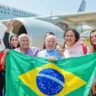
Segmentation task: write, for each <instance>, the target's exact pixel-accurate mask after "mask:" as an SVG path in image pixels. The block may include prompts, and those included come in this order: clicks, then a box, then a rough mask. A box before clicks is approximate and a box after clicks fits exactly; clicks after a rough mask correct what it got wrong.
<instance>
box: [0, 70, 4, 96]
mask: <svg viewBox="0 0 96 96" xmlns="http://www.w3.org/2000/svg"><path fill="white" fill-rule="evenodd" d="M3 88H4V76H3V74H2V71H0V96H2V95H3Z"/></svg>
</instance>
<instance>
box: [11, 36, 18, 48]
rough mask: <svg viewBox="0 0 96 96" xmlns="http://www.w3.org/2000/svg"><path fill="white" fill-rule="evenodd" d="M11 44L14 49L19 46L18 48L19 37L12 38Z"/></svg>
mask: <svg viewBox="0 0 96 96" xmlns="http://www.w3.org/2000/svg"><path fill="white" fill-rule="evenodd" d="M10 42H11V45H12V46H13V47H14V48H17V46H18V38H17V36H12V38H11V41H10Z"/></svg>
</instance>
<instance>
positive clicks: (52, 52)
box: [37, 49, 64, 60]
mask: <svg viewBox="0 0 96 96" xmlns="http://www.w3.org/2000/svg"><path fill="white" fill-rule="evenodd" d="M37 56H38V57H43V58H46V59H48V58H49V57H50V56H54V57H55V58H56V59H57V60H59V59H63V58H64V57H63V56H61V55H60V54H59V53H58V51H57V50H56V49H52V50H47V49H44V50H42V51H40V52H39V53H38V55H37Z"/></svg>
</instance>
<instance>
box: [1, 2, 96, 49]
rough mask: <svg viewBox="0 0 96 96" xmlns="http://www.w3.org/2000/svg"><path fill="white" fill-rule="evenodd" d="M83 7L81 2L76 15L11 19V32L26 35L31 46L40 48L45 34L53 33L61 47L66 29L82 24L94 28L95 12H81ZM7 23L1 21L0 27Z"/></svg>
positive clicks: (83, 9) (83, 3)
mask: <svg viewBox="0 0 96 96" xmlns="http://www.w3.org/2000/svg"><path fill="white" fill-rule="evenodd" d="M85 6H86V2H85V0H83V1H82V2H81V5H80V7H79V9H78V11H77V12H78V13H75V14H65V15H64V14H63V15H50V16H34V17H29V18H27V17H25V18H23V17H22V18H15V19H13V20H14V24H13V29H12V32H13V33H15V34H18V35H20V34H22V33H27V34H28V35H29V36H30V37H31V38H32V42H33V43H32V46H36V47H40V48H41V46H42V42H44V41H43V38H44V35H45V33H46V32H54V33H55V35H56V37H57V40H58V42H59V43H60V44H61V45H62V44H63V34H64V30H65V29H67V28H68V27H70V26H71V27H72V26H75V27H78V26H81V25H84V24H88V25H89V24H90V26H94V24H95V22H96V21H95V20H93V19H94V18H96V12H81V11H85ZM79 11H80V12H79ZM94 21H95V22H94ZM7 22H8V21H7V20H2V21H1V25H2V26H3V27H6V24H7ZM89 22H91V23H89ZM3 30H4V28H3ZM4 31H5V30H4ZM4 31H2V35H0V38H1V40H2V38H3V34H4ZM0 32H1V28H0ZM0 48H1V47H0ZM2 49H4V47H3V48H2Z"/></svg>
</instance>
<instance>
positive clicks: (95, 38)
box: [90, 31, 96, 45]
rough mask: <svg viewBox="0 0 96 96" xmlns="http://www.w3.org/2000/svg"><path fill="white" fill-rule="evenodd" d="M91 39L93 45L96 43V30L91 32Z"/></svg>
mask: <svg viewBox="0 0 96 96" xmlns="http://www.w3.org/2000/svg"><path fill="white" fill-rule="evenodd" d="M90 41H91V43H92V44H93V45H96V31H95V32H92V33H91V35H90Z"/></svg>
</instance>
